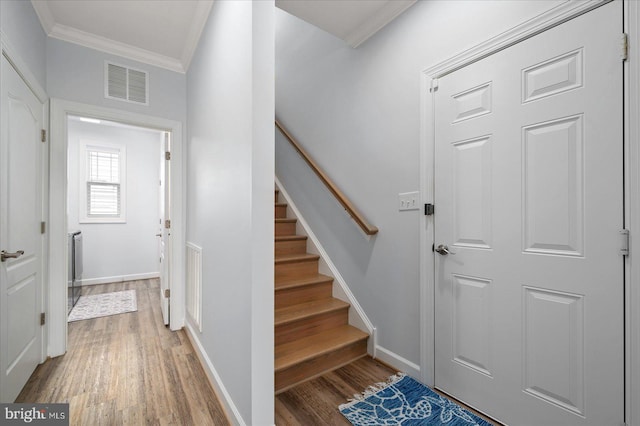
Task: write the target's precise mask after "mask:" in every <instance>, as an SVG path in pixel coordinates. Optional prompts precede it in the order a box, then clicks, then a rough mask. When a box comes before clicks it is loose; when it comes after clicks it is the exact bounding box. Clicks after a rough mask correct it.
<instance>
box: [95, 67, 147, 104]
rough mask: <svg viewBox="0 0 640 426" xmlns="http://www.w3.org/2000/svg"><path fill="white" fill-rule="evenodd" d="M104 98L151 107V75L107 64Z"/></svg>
mask: <svg viewBox="0 0 640 426" xmlns="http://www.w3.org/2000/svg"><path fill="white" fill-rule="evenodd" d="M104 75H105V79H104V80H105V81H104V97H105V98H107V99H118V100H121V101H127V102H133V103H136V104H143V105H149V95H148V93H149V74H148V73H147V72H146V71H141V70H136V69H133V68H127V67H125V66H122V65H117V64H112V63H110V62H105V66H104Z"/></svg>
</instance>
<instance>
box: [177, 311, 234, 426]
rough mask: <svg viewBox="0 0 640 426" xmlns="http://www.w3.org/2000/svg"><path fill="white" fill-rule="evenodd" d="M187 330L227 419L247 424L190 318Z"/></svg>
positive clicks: (186, 325) (187, 322)
mask: <svg viewBox="0 0 640 426" xmlns="http://www.w3.org/2000/svg"><path fill="white" fill-rule="evenodd" d="M185 330H186V332H187V337H188V338H189V340H190V341H191V345H192V346H193V349H195V351H196V355H197V356H198V360H199V361H200V364H201V365H202V369H203V370H204V372H205V374H206V375H207V379H209V383H211V386H212V387H213V390H214V391H215V393H216V396H217V397H218V400H219V401H220V402H221V403H222V406H223V408H224V411H225V414H226V416H227V419H228V420H229V421H230V422H232V423H233V424H234V425H238V426H246V423H245V422H244V420H243V419H242V416H241V415H240V411H238V408H237V407H236V405H235V404H234V403H233V400H232V399H231V395H229V392H227V389H226V388H225V387H224V384H223V383H222V379H221V378H220V375H219V374H218V372H217V371H216V369H215V368H214V367H213V363H212V362H211V359H209V356H208V355H207V352H206V351H205V350H204V347H203V346H202V343H200V339H198V333H197V332H195V331H194V329H193V326H192V324H191V321H190V319H188V320H187V321H186V324H185ZM230 414H231V415H230Z"/></svg>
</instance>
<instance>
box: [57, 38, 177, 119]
mask: <svg viewBox="0 0 640 426" xmlns="http://www.w3.org/2000/svg"><path fill="white" fill-rule="evenodd" d="M106 60H108V61H112V62H114V63H116V64H120V65H124V66H129V67H133V68H136V69H140V70H143V71H147V72H148V73H149V105H148V106H146V105H139V104H135V103H131V102H124V101H119V100H114V99H106V98H105V97H104V63H105V61H106ZM186 83H187V80H186V75H185V74H181V73H177V72H173V71H168V70H165V69H162V68H157V67H154V66H151V65H147V64H142V63H139V62H136V61H132V60H129V59H125V58H121V57H119V56H114V55H109V54H107V53H103V52H100V51H98V50H94V49H89V48H86V47H83V46H79V45H76V44H72V43H67V42H65V41H61V40H57V39H54V38H48V39H47V88H48V92H49V96H50V97H52V98H58V99H64V100H68V101H74V102H81V103H85V104H90V105H96V106H101V107H107V108H114V109H119V110H124V111H131V112H135V113H139V114H145V115H151V116H154V117H162V118H168V119H171V120H176V121H181V122H185V121H186V118H187V116H186V114H187V106H186V87H187V86H186Z"/></svg>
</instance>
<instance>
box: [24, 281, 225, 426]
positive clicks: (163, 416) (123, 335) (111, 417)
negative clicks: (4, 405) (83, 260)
mask: <svg viewBox="0 0 640 426" xmlns="http://www.w3.org/2000/svg"><path fill="white" fill-rule="evenodd" d="M129 289H135V290H136V295H137V298H138V311H137V312H133V313H127V314H121V315H113V316H108V317H102V318H96V319H91V320H84V321H77V322H72V323H69V336H68V342H69V345H68V348H67V353H66V354H65V355H64V356H61V357H57V358H54V359H50V360H48V361H47V362H45V363H44V364H41V365H40V366H38V368H37V369H36V371H35V372H34V373H33V374H32V376H31V378H30V379H29V381H28V382H27V384H26V385H25V387H24V389H23V390H22V392H21V393H20V395H18V398H17V400H16V402H36V403H39V402H42V403H56V402H68V403H70V424H71V425H110V424H114V425H115V424H118V425H127V424H130V425H139V424H178V425H228V424H229V422H228V420H227V419H226V417H225V415H224V412H223V409H222V406H221V405H220V403H219V402H218V400H217V398H216V396H215V394H214V392H213V389H212V388H211V385H210V384H209V382H208V380H207V377H206V375H205V373H204V371H203V369H202V367H201V365H200V362H199V361H198V358H197V355H196V354H195V353H194V350H193V347H192V346H191V343H190V342H189V339H188V337H187V335H186V333H185V332H184V331H182V330H181V331H178V332H172V331H170V330H169V328H167V327H165V326H164V325H163V324H162V313H161V312H160V300H159V298H160V294H159V281H158V280H157V279H154V280H140V281H130V282H125V283H115V284H104V285H94V286H85V287H83V288H82V294H97V293H107V292H111V291H119V290H129Z"/></svg>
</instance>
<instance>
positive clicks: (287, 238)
mask: <svg viewBox="0 0 640 426" xmlns="http://www.w3.org/2000/svg"><path fill="white" fill-rule="evenodd" d="M306 239H307V236H306V235H276V237H275V241H276V242H279V241H298V240H306Z"/></svg>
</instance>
